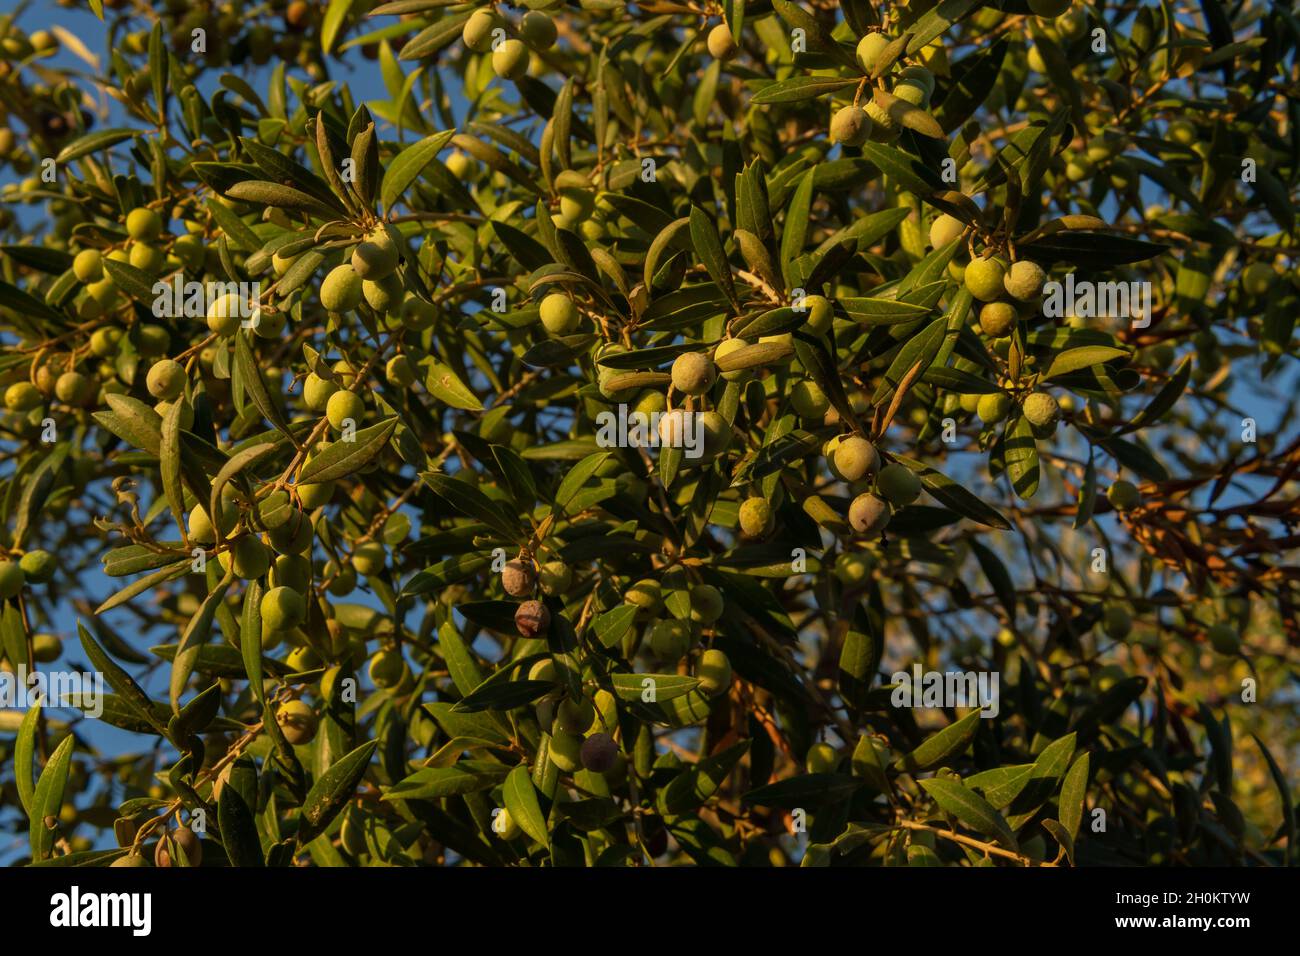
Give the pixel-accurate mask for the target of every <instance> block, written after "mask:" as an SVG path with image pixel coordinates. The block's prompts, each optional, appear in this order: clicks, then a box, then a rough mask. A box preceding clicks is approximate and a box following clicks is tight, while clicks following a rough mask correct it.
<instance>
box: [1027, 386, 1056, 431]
mask: <svg viewBox="0 0 1300 956" xmlns="http://www.w3.org/2000/svg"><path fill="white" fill-rule="evenodd" d="M1060 418H1061V406H1060V405H1059V404H1057V401H1056V399H1054V398H1053V397H1052V396H1051V395H1048V394H1047V393H1046V392H1033V393H1032V394H1030V395H1029V396H1028V397H1027V398H1026V399H1025V419H1026V420H1027V421H1028V422H1029V424H1031V425H1036V426H1038V427H1040V428H1048V427H1052V426H1055V425H1056V423H1057V422H1058V421H1060Z"/></svg>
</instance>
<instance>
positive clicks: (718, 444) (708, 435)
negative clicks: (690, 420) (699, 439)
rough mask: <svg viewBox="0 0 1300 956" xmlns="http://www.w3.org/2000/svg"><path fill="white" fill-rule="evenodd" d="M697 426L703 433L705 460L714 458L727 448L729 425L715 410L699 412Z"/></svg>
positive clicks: (728, 443) (729, 437)
mask: <svg viewBox="0 0 1300 956" xmlns="http://www.w3.org/2000/svg"><path fill="white" fill-rule="evenodd" d="M697 427H698V428H700V429H701V431H702V433H703V435H704V459H705V460H706V461H707V460H709V459H711V458H716V457H717V456H718V455H720V454H722V453H723V452H724V451H726V450H727V446H728V445H730V444H731V426H730V425H728V424H727V420H726V419H725V418H723V417H722V416H721V415H719V414H718V413H717V412H715V411H713V410H712V409H709V411H707V412H700V417H699V420H698V422H697Z"/></svg>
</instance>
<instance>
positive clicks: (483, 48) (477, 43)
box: [460, 10, 500, 53]
mask: <svg viewBox="0 0 1300 956" xmlns="http://www.w3.org/2000/svg"><path fill="white" fill-rule="evenodd" d="M498 26H500V21H499V20H498V18H497V15H496V14H495V13H494V12H493V11H491V10H475V11H474V12H473V13H472V14H471V15H470V18H469V19H468V20H466V21H465V26H464V27H463V28H461V33H460V36H461V39H462V40H464V41H465V45H466V46H467V47H469V48H470V49H471V50H473V51H474V52H475V53H486V52H488V50H490V49H492V31H493V30H495V29H497V27H498Z"/></svg>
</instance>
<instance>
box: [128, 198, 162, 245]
mask: <svg viewBox="0 0 1300 956" xmlns="http://www.w3.org/2000/svg"><path fill="white" fill-rule="evenodd" d="M161 233H162V217H160V216H159V215H158V213H156V212H154V211H153V210H152V209H147V208H145V207H143V206H138V207H136V208H135V209H132V210H131V211H130V212H129V213H127V214H126V234H127V235H128V236H130V237H131V238H132V239H134V240H136V241H137V242H153V241H154V240H155V239H157V238H158V236H159V235H160V234H161Z"/></svg>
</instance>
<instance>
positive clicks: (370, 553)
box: [352, 541, 388, 578]
mask: <svg viewBox="0 0 1300 956" xmlns="http://www.w3.org/2000/svg"><path fill="white" fill-rule="evenodd" d="M387 561H388V553H387V552H386V551H385V550H384V546H383V544H381V543H380V542H378V541H363V542H361V543H360V544H359V545H357V546H356V547H355V548H353V549H352V567H354V568H356V570H357V573H358V574H363V575H365V576H366V577H368V578H369V577H374V576H375V575H376V574H379V573H380V572H382V571H383V570H384V567H385V565H386V564H387Z"/></svg>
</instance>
